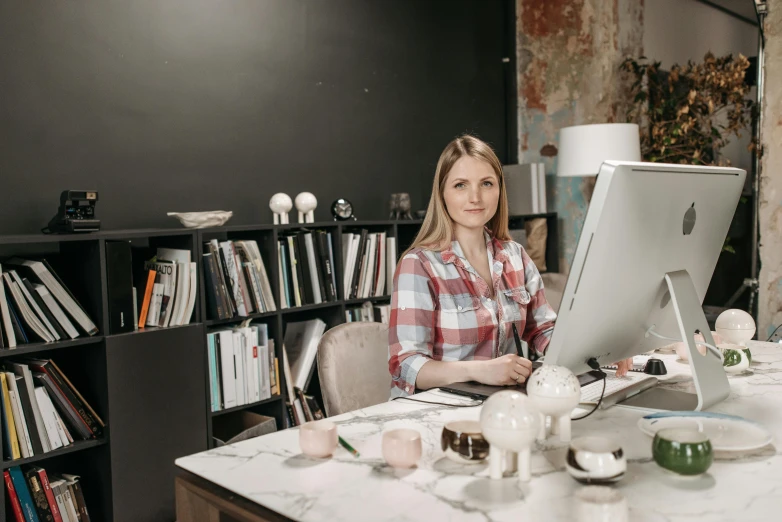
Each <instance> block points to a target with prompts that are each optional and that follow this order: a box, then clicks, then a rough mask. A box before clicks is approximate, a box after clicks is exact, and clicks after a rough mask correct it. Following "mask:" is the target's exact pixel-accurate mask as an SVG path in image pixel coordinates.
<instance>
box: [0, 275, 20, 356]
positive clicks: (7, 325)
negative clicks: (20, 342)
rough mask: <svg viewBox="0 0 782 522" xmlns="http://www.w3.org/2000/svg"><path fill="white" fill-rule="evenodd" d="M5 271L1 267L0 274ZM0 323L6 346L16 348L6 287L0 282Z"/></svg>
mask: <svg viewBox="0 0 782 522" xmlns="http://www.w3.org/2000/svg"><path fill="white" fill-rule="evenodd" d="M2 271H3V266H2V265H0V272H2ZM0 321H2V323H3V328H2V330H3V334H2V335H3V336H4V337H5V345H6V346H7V347H8V348H14V347H15V346H16V334H15V332H14V326H13V324H12V323H11V312H10V311H9V310H8V301H7V300H6V296H5V286H4V285H3V282H2V281H0Z"/></svg>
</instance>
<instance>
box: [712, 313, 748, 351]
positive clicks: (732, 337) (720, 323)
mask: <svg viewBox="0 0 782 522" xmlns="http://www.w3.org/2000/svg"><path fill="white" fill-rule="evenodd" d="M714 326H715V328H714V329H715V330H716V331H717V333H718V334H720V337H722V340H723V341H725V342H726V343H730V344H738V345H741V346H746V344H747V341H750V340H752V337H754V336H755V320H754V319H753V318H752V316H751V315H749V314H748V313H747V312H745V311H744V310H739V309H738V308H732V309H730V310H725V311H724V312H722V313H721V314H720V315H719V316H718V317H717V322H716V323H714Z"/></svg>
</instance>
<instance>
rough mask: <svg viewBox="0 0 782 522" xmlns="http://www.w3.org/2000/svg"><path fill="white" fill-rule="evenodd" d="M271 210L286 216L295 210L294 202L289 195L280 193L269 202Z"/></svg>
mask: <svg viewBox="0 0 782 522" xmlns="http://www.w3.org/2000/svg"><path fill="white" fill-rule="evenodd" d="M269 208H270V209H271V210H272V212H274V213H275V214H284V213H286V212H290V210H291V209H292V208H293V201H291V197H290V196H289V195H288V194H285V193H283V192H278V193H277V194H275V195H273V196H272V199H270V200H269Z"/></svg>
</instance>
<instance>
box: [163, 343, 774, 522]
mask: <svg viewBox="0 0 782 522" xmlns="http://www.w3.org/2000/svg"><path fill="white" fill-rule="evenodd" d="M750 348H751V350H752V353H753V363H752V366H751V368H750V371H749V372H747V373H746V374H742V375H736V376H730V377H729V380H730V383H731V395H730V397H729V398H728V399H726V400H725V401H723V402H722V403H720V404H719V405H717V406H716V407H714V408H712V409H711V410H710V411H718V412H722V413H728V414H733V415H739V416H743V417H745V418H748V419H752V420H755V421H758V422H761V423H762V424H763V425H764V426H766V427H767V428H768V429H769V430H770V431H771V432H772V434H773V435H774V439H775V442H776V444H779V441H780V440H781V439H782V345H780V344H771V343H759V342H751V343H750ZM660 357H661V358H663V359H664V360H665V363H666V365H667V366H668V368H669V375H668V376H667V377H668V382H667V383H666V384H665V386H669V387H672V388H677V389H691V387H692V381H691V379H689V377H688V376H687V373H688V366H687V365H686V364H683V363H680V362H677V361H676V360H675V359H676V356H675V355H661V356H660ZM415 397H416V398H418V399H421V400H430V401H432V400H436V401H446V402H448V401H450V402H453V403H461V404H463V403H464V401H463V400H462V399H454V398H453V396H450V395H447V394H445V393H442V392H439V391H430V392H426V393H422V394H418V395H416V396H415ZM479 411H480V409H479V408H478V407H473V408H448V407H445V406H436V405H425V404H418V403H414V402H410V401H405V400H398V401H393V402H389V403H384V404H380V405H377V406H373V407H370V408H365V409H363V410H358V411H355V412H351V413H347V414H344V415H340V416H338V417H334V418H332V419H331V420H333V421H334V422H336V423H337V424H338V426H339V433H340V435H341V436H342V437H344V438H345V439H347V440H348V441H350V442H351V443H352V444H353V445H354V447H356V449H357V450H358V451H359V452H360V453H361V456H360V457H359V458H355V457H353V456H352V455H351V454H349V453H348V452H347V451H346V450H344V449H343V448H342V447H338V448H337V450H336V451H335V453H334V455H333V456H332V458H330V459H322V460H321V459H313V458H308V457H306V456H304V455H302V454H301V451H300V449H299V446H298V431H297V430H296V429H289V430H284V431H280V432H276V433H272V434H269V435H265V436H262V437H258V438H255V439H251V440H247V441H244V442H240V443H237V444H233V445H230V446H224V447H221V448H217V449H213V450H209V451H205V452H202V453H198V454H195V455H191V456H188V457H183V458H180V459H178V460H177V461H176V465H177V466H179V467H181V468H182V469H185V470H187V471H190V472H192V473H194V474H196V475H198V476H200V477H203V478H205V479H207V480H209V481H211V482H213V483H215V484H217V485H219V486H222V487H224V488H226V489H228V490H230V491H231V492H233V493H236V494H238V495H240V496H242V497H245V498H247V499H249V500H252V501H254V502H256V503H258V504H261V505H263V506H265V507H266V508H268V509H271V510H273V511H276V512H278V513H280V514H282V515H285V516H286V517H289V518H291V519H294V520H302V521H314V520H357V521H367V520H378V521H385V520H388V521H391V520H393V521H413V520H421V521H427V522H431V521H434V520H437V521H439V520H460V521H461V520H464V521H473V520H475V521H506V520H507V521H511V520H512V521H518V520H545V521H549V520H572V509H573V507H572V497H573V494H574V492H575V491H576V489H578V488H581V487H583V486H581V485H580V484H579V483H577V482H576V481H575V480H573V479H572V478H571V477H570V476H569V475H568V474H567V473H566V472H565V471H564V456H565V448H566V444H564V443H561V442H559V440H558V439H557V438H556V437H549V439H548V440H547V441H546V443H544V444H538V447H537V449H536V450H535V452H534V453H533V457H532V481H531V482H530V483H529V484H528V485H526V486H524V487H522V488H519V482H518V480H517V478H516V477H515V476H508V477H506V478H504V479H502V480H498V481H492V480H491V479H489V478H488V469H487V463H484V464H480V465H472V466H468V465H460V464H456V463H454V462H452V461H450V460H447V459H446V458H445V457H444V456H443V452H442V450H441V449H440V434H441V431H442V427H443V424H444V423H445V422H447V421H450V420H454V419H474V420H477V419H478V416H479ZM647 412H648V411H644V410H638V409H633V408H627V407H622V406H615V407H612V408H608V409H606V410H599V411H597V412H595V413H594V414H593V415H591V416H590V417H588V418H587V419H584V420H580V421H575V422H573V437H574V438H575V437H579V436H583V435H587V434H589V435H604V436H609V437H613V438H615V439H616V440H618V441H620V443H621V444H622V445H623V447H624V450H625V454H626V456H627V459H628V469H627V473H626V475H625V477H624V478H623V479H622V480H621V481H620V482H619V483H618V484H616V486H614V487H616V488H617V489H619V490H620V491H621V492H622V493H623V494H624V495H625V497H626V498H627V501H628V504H629V506H630V513H629V515H630V520H639V521H678V520H682V521H684V520H699V521H711V520H742V521H749V520H764V521H765V520H774V519H778V517H779V512H780V510H781V509H782V455H780V451H779V449H778V448H777V446H774V443H772V444H771V445H769V446H766V447H765V448H762V449H760V450H756V451H754V452H750V453H748V454H742V455H729V456H725V455H717V459H716V460H715V462H714V464H713V465H712V467H711V469H710V470H709V472H708V473H707V474H706V475H704V476H702V477H700V478H698V479H680V478H676V477H674V476H672V475H671V474H669V473H668V472H665V471H663V470H662V469H661V468H659V467H658V466H657V464H655V463H654V461H653V460H652V458H651V438H650V437H649V436H647V435H645V434H643V433H642V432H641V431H640V430H639V429H638V428H637V426H636V423H637V421H638V419H639V418H640V417H642V416H643V415H644V414H645V413H647ZM400 427H408V428H414V429H417V430H419V431H420V432H421V433H422V436H423V443H424V451H423V456H422V458H421V461H420V462H419V465H418V467H417V468H414V469H412V470H405V471H402V470H395V469H393V468H391V467H389V466H387V465H386V464H385V462H384V460H383V458H382V455H381V447H380V445H381V434H382V433H383V431H385V430H388V429H392V428H400Z"/></svg>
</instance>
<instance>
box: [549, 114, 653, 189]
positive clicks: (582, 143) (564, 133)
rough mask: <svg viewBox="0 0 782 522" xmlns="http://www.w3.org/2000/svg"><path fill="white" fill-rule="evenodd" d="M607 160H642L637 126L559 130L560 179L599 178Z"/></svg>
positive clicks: (600, 126) (628, 124) (594, 126)
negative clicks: (599, 173)
mask: <svg viewBox="0 0 782 522" xmlns="http://www.w3.org/2000/svg"><path fill="white" fill-rule="evenodd" d="M606 160H617V161H641V139H640V136H639V132H638V125H636V124H635V123H598V124H594V125H576V126H573V127H564V128H562V129H560V131H559V153H558V155H557V176H596V175H597V173H598V172H599V171H600V165H601V164H602V163H603V162H604V161H606Z"/></svg>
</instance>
